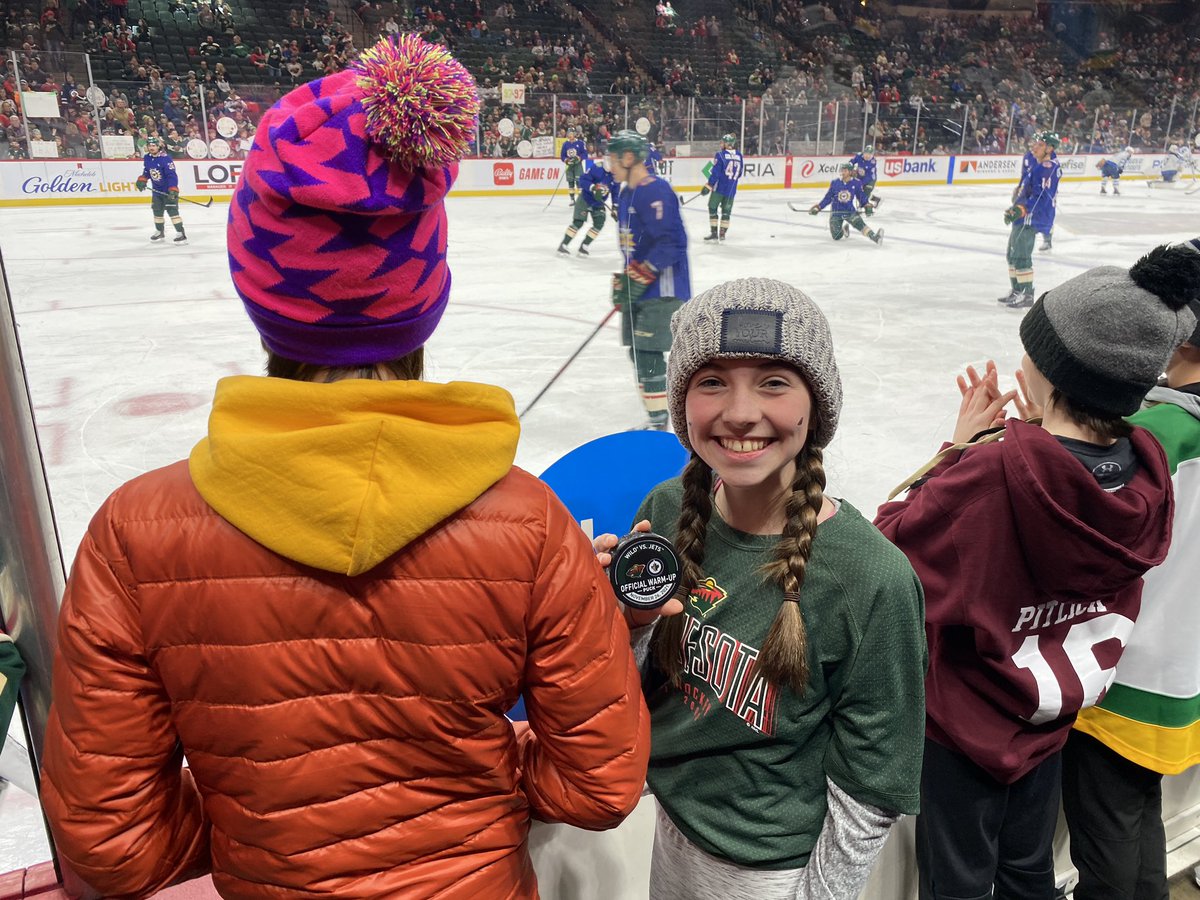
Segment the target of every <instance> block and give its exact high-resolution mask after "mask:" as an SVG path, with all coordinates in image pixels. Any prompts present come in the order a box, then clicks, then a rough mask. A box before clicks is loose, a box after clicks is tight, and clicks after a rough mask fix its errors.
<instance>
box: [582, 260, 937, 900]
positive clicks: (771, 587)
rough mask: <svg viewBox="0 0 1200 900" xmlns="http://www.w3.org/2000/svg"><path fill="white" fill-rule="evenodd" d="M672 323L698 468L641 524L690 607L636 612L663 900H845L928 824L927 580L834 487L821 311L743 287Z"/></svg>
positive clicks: (791, 295)
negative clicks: (671, 559) (662, 551)
mask: <svg viewBox="0 0 1200 900" xmlns="http://www.w3.org/2000/svg"><path fill="white" fill-rule="evenodd" d="M671 327H672V333H673V340H674V344H673V349H672V353H671V358H670V366H669V372H668V392H669V401H670V409H671V419H672V421H673V425H674V428H675V432H676V434H677V435H678V437H679V440H680V441H681V442H682V443H683V445H684V447H686V448H687V449H689V450H690V451H691V453H692V456H691V460H690V462H689V463H688V465H687V468H686V469H685V471H684V473H683V475H682V476H681V477H679V478H676V479H673V480H671V481H668V482H665V483H663V484H661V485H659V486H658V487H656V488H655V489H654V490H653V491H651V493H650V495H649V496H648V497H647V498H646V499H645V500H644V501H643V503H642V507H641V510H640V512H639V514H638V518H639V519H641V520H646V521H642V522H640V523H639V526H638V527H639V528H641V529H643V530H645V529H647V528H648V527H649V523H654V524H655V525H656V526H658V528H659V529H660V530H662V531H663V532H665V533H666V535H667V536H668V537H671V538H672V539H673V540H674V541H675V544H676V546H677V548H678V550H679V552H680V556H681V561H682V563H683V575H684V583H683V586H682V588H681V591H680V594H679V596H681V597H682V598H683V602H682V603H680V601H678V600H673V601H671V603H669V604H668V605H667V606H666V607H664V608H663V610H662V612H663V613H664V615H662V616H661V617H660V616H658V615H657V613H654V612H649V613H648V612H636V613H635V612H633V611H627V613H626V615H627V617H628V618H629V621H630V624H631V625H632V626H634V629H635V630H634V643H635V647H637V648H638V649H639V650H640V652H639V654H638V655H639V659H641V660H643V676H644V677H643V690H644V693H645V696H646V700H647V703H648V705H649V707H650V710H651V716H652V729H653V741H652V743H653V749H652V752H651V762H650V772H649V776H648V783H649V786H650V790H651V791H652V792H653V793H654V795H655V797H656V798H657V800H658V824H657V830H656V835H655V842H654V854H653V862H652V868H651V882H650V896H651V897H652V898H654V900H673V898H681V900H682V898H691V900H705V898H720V900H739V898H753V900H774V898H785V897H786V898H789V900H791V898H795V897H801V898H807V897H822V898H828V897H833V898H843V897H844V898H853V897H856V896H858V893H859V892H860V890H861V889H862V887H863V884H864V883H865V881H866V878H867V876H868V874H869V873H870V869H871V865H872V863H873V861H874V859H875V857H876V855H877V854H878V852H879V849H880V848H881V847H882V845H883V842H884V839H885V837H886V836H887V833H888V831H889V829H890V828H891V826H892V824H893V823H894V822H895V821H896V820H897V819H898V818H899V816H900V815H901V814H903V813H915V812H916V810H917V797H918V788H919V781H920V778H919V773H920V769H921V747H922V736H923V728H924V724H923V722H924V708H925V707H924V693H923V686H922V683H923V677H924V667H925V640H924V633H923V629H922V623H923V618H922V597H921V588H920V585H919V583H918V582H917V579H916V576H915V575H914V574H913V571H912V569H911V567H910V566H909V565H908V563H907V562H906V561H905V559H904V558H903V556H902V555H901V554H900V553H899V552H898V551H897V550H896V549H895V548H894V547H892V546H891V545H890V544H889V543H888V542H887V541H885V540H884V538H883V537H882V535H880V534H879V532H878V531H876V530H875V528H874V527H873V526H872V525H871V524H870V523H869V522H867V521H866V520H865V519H864V518H863V517H862V516H861V515H860V514H859V512H858V510H856V509H854V508H853V507H852V506H851V505H850V504H849V503H847V502H846V501H844V500H843V501H838V500H835V499H833V498H831V497H829V496H827V495H826V494H825V472H824V468H823V466H822V453H823V448H824V447H825V446H826V445H827V444H828V443H829V441H830V439H831V438H832V437H833V434H834V431H835V429H836V428H837V420H838V413H839V411H840V409H841V404H842V392H841V382H840V379H839V376H838V370H837V363H836V362H835V360H834V357H833V347H832V342H831V339H830V334H829V326H828V324H827V323H826V321H825V317H824V316H823V315H822V314H821V311H820V310H819V309H818V308H817V307H816V305H815V304H814V303H813V302H812V301H811V300H810V299H809V298H808V297H807V296H806V295H804V294H803V293H801V292H800V291H798V290H796V289H795V288H793V287H791V286H789V285H786V284H783V283H781V282H778V281H771V280H767V279H758V278H753V279H743V280H739V281H732V282H728V283H726V284H723V285H719V286H718V287H715V288H713V289H712V290H709V291H707V292H705V293H704V294H702V295H700V296H699V297H697V298H695V299H694V300H692V301H691V302H689V303H686V304H684V305H683V307H682V308H681V309H680V310H679V312H677V313H676V314H675V316H674V318H673V319H672V322H671ZM614 543H615V537H614V536H612V535H603V536H601V537H600V538H598V539H597V541H596V546H597V548H598V549H599V550H601V551H607V550H609V549H611V548H612V546H613V544H614ZM606 556H607V554H606V553H602V554H601V562H602V563H603V562H606V561H607V560H606V559H605V557H606Z"/></svg>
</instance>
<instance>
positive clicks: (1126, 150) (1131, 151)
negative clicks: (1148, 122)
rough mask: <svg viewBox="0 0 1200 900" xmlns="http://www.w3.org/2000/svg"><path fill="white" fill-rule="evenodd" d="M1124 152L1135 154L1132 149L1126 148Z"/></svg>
mask: <svg viewBox="0 0 1200 900" xmlns="http://www.w3.org/2000/svg"><path fill="white" fill-rule="evenodd" d="M1124 152H1125V153H1133V148H1132V147H1126V148H1125V150H1124Z"/></svg>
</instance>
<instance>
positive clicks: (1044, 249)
mask: <svg viewBox="0 0 1200 900" xmlns="http://www.w3.org/2000/svg"><path fill="white" fill-rule="evenodd" d="M1051 249H1052V248H1051V246H1050V242H1049V241H1045V240H1044V241H1042V246H1040V247H1038V250H1039V251H1040V252H1042V253H1046V252H1048V251H1049V250H1051Z"/></svg>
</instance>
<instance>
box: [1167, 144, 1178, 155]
mask: <svg viewBox="0 0 1200 900" xmlns="http://www.w3.org/2000/svg"><path fill="white" fill-rule="evenodd" d="M1167 152H1168V153H1178V152H1179V145H1178V144H1172V145H1171V146H1170V147H1168V148H1167Z"/></svg>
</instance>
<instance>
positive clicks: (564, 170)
mask: <svg viewBox="0 0 1200 900" xmlns="http://www.w3.org/2000/svg"><path fill="white" fill-rule="evenodd" d="M566 175H567V170H566V169H565V168H564V169H563V170H562V171H561V172H559V173H558V182H557V183H556V184H555V185H554V191H553V193H551V194H550V199H549V200H547V201H546V205H545V206H543V207H542V212H545V211H546V210H548V209H549V208H550V204H551V203H553V202H554V198H555V197H557V196H558V189H559V188H560V187H562V182H563V178H565V177H566ZM521 415H525V413H521Z"/></svg>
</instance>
